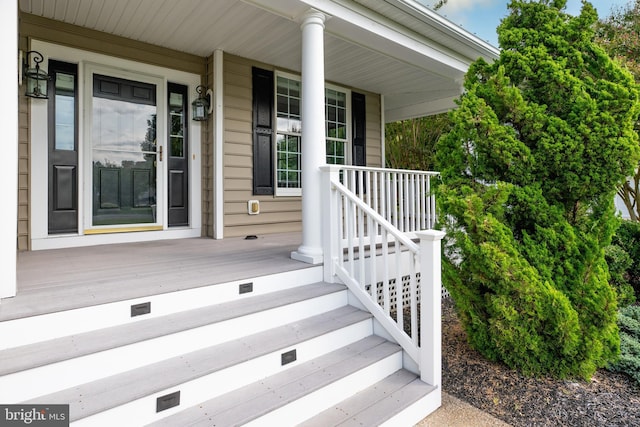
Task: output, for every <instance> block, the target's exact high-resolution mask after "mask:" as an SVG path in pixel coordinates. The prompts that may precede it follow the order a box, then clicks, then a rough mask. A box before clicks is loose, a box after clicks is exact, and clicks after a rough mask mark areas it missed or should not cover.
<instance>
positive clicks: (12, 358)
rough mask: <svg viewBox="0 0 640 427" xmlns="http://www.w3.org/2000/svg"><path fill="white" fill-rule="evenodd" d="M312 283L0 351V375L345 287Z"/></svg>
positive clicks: (329, 292) (255, 311) (341, 289)
mask: <svg viewBox="0 0 640 427" xmlns="http://www.w3.org/2000/svg"><path fill="white" fill-rule="evenodd" d="M345 289H346V288H345V286H344V285H340V284H329V283H324V282H320V283H314V284H310V285H304V286H299V287H294V288H290V289H285V290H282V291H275V292H270V293H267V294H262V295H255V296H247V297H244V298H240V299H238V300H235V301H231V302H226V303H221V304H212V305H210V306H206V307H202V308H197V309H193V310H187V311H183V312H179V313H173V314H167V315H163V316H159V317H154V318H150V319H141V320H137V321H135V322H131V323H127V324H124V325H119V326H113V327H109V328H104V329H99V330H95V331H91V332H85V333H81V334H75V335H69V336H66V337H61V338H56V339H52V340H48V341H42V342H38V343H34V344H29V345H24V346H20V347H14V348H9V349H5V350H2V351H0V376H2V375H7V374H10V373H14V372H19V371H22V370H26V369H31V368H35V367H38V366H44V365H47V364H51V363H56V362H60V361H63V360H68V359H72V358H75V357H80V356H84V355H87V354H92V353H96V352H99V351H104V350H109V349H112V348H116V347H121V346H125V345H128V344H132V343H136V342H140V341H143V340H148V339H153V338H157V337H161V336H164V335H169V334H173V333H177V332H180V331H184V330H188V329H192V328H197V327H199V326H204V325H208V324H212V323H216V322H222V321H225V320H228V319H232V318H235V317H240V316H244V315H248V314H252V313H257V312H260V311H264V310H268V309H272V308H276V307H281V306H284V305H287V304H291V303H294V302H298V301H304V300H306V299H310V298H314V297H318V296H322V295H328V294H331V293H334V292H340V291H343V290H345Z"/></svg>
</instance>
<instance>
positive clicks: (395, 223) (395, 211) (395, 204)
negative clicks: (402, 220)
mask: <svg viewBox="0 0 640 427" xmlns="http://www.w3.org/2000/svg"><path fill="white" fill-rule="evenodd" d="M392 191H393V194H392V196H391V207H392V208H393V226H394V227H395V228H400V227H398V211H399V209H400V207H399V206H398V205H399V203H398V174H397V173H394V174H393V187H392ZM400 231H402V230H400Z"/></svg>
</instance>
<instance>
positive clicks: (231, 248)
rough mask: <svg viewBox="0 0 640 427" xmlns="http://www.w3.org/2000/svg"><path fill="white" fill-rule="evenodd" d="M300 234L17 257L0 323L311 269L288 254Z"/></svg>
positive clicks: (57, 251)
mask: <svg viewBox="0 0 640 427" xmlns="http://www.w3.org/2000/svg"><path fill="white" fill-rule="evenodd" d="M301 241H302V235H301V233H281V234H267V235H261V236H258V238H257V239H254V240H246V239H245V238H227V239H223V240H213V239H210V238H196V239H177V240H162V241H154V242H137V243H126V244H113V245H101V246H93V247H81V248H68V249H54V250H45V251H33V252H20V253H18V259H17V282H18V293H17V296H16V297H14V298H8V299H4V300H2V302H0V321H3V320H9V319H15V318H21V317H28V316H35V315H39V314H45V313H51V312H56V311H61V310H67V309H72V308H77V307H85V306H91V305H97V304H104V303H108V302H114V301H120V300H124V299H131V298H137V297H143V296H147V295H155V294H161V293H167V292H173V291H178V290H184V289H191V288H196V287H200V286H208V285H213V284H218V283H225V282H230V281H235V280H242V279H249V278H253V277H257V276H262V275H267V274H274V273H281V272H286V271H293V270H299V269H304V268H308V267H310V266H309V264H305V263H302V262H299V261H295V260H292V259H291V257H290V254H291V252H292V251H293V250H295V249H297V248H298V246H299V245H300V243H301Z"/></svg>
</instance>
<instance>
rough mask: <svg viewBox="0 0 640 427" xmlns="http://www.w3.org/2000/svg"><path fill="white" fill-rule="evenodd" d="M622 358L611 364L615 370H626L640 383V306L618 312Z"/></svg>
mask: <svg viewBox="0 0 640 427" xmlns="http://www.w3.org/2000/svg"><path fill="white" fill-rule="evenodd" d="M618 326H619V327H620V358H619V359H618V360H617V361H616V362H614V363H612V364H610V365H609V366H608V369H609V370H611V371H613V372H624V373H626V374H628V375H629V376H631V378H633V379H634V380H636V381H637V382H638V384H640V306H629V307H625V308H623V309H621V310H620V313H619V314H618Z"/></svg>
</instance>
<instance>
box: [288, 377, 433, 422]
mask: <svg viewBox="0 0 640 427" xmlns="http://www.w3.org/2000/svg"><path fill="white" fill-rule="evenodd" d="M433 390H435V387H433V386H431V385H429V384H426V383H424V382H422V381H421V380H420V378H418V376H417V375H416V374H414V373H412V372H409V371H407V370H404V369H402V370H399V371H397V372H395V373H394V374H392V375H390V376H388V377H387V378H385V379H383V380H382V381H380V382H378V383H376V384H374V385H372V386H370V387H368V388H366V389H364V390H362V391H361V392H359V393H358V394H356V395H355V396H353V397H351V398H349V399H345V400H343V401H342V402H340V403H339V404H337V405H335V406H334V407H333V408H330V409H327V410H325V411H323V412H320V413H319V414H317V415H315V416H314V417H312V418H310V419H309V420H307V421H305V422H303V423H301V424H299V426H298V427H327V426H344V427H346V426H362V425H375V424H379V423H380V422H382V421H384V420H387V419H389V418H391V417H392V416H394V415H396V414H398V413H400V412H401V411H402V410H403V409H404V408H406V407H408V406H409V405H411V404H412V403H414V402H416V401H417V400H419V399H420V398H422V397H424V396H426V395H428V394H429V393H431V392H432V391H433Z"/></svg>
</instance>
